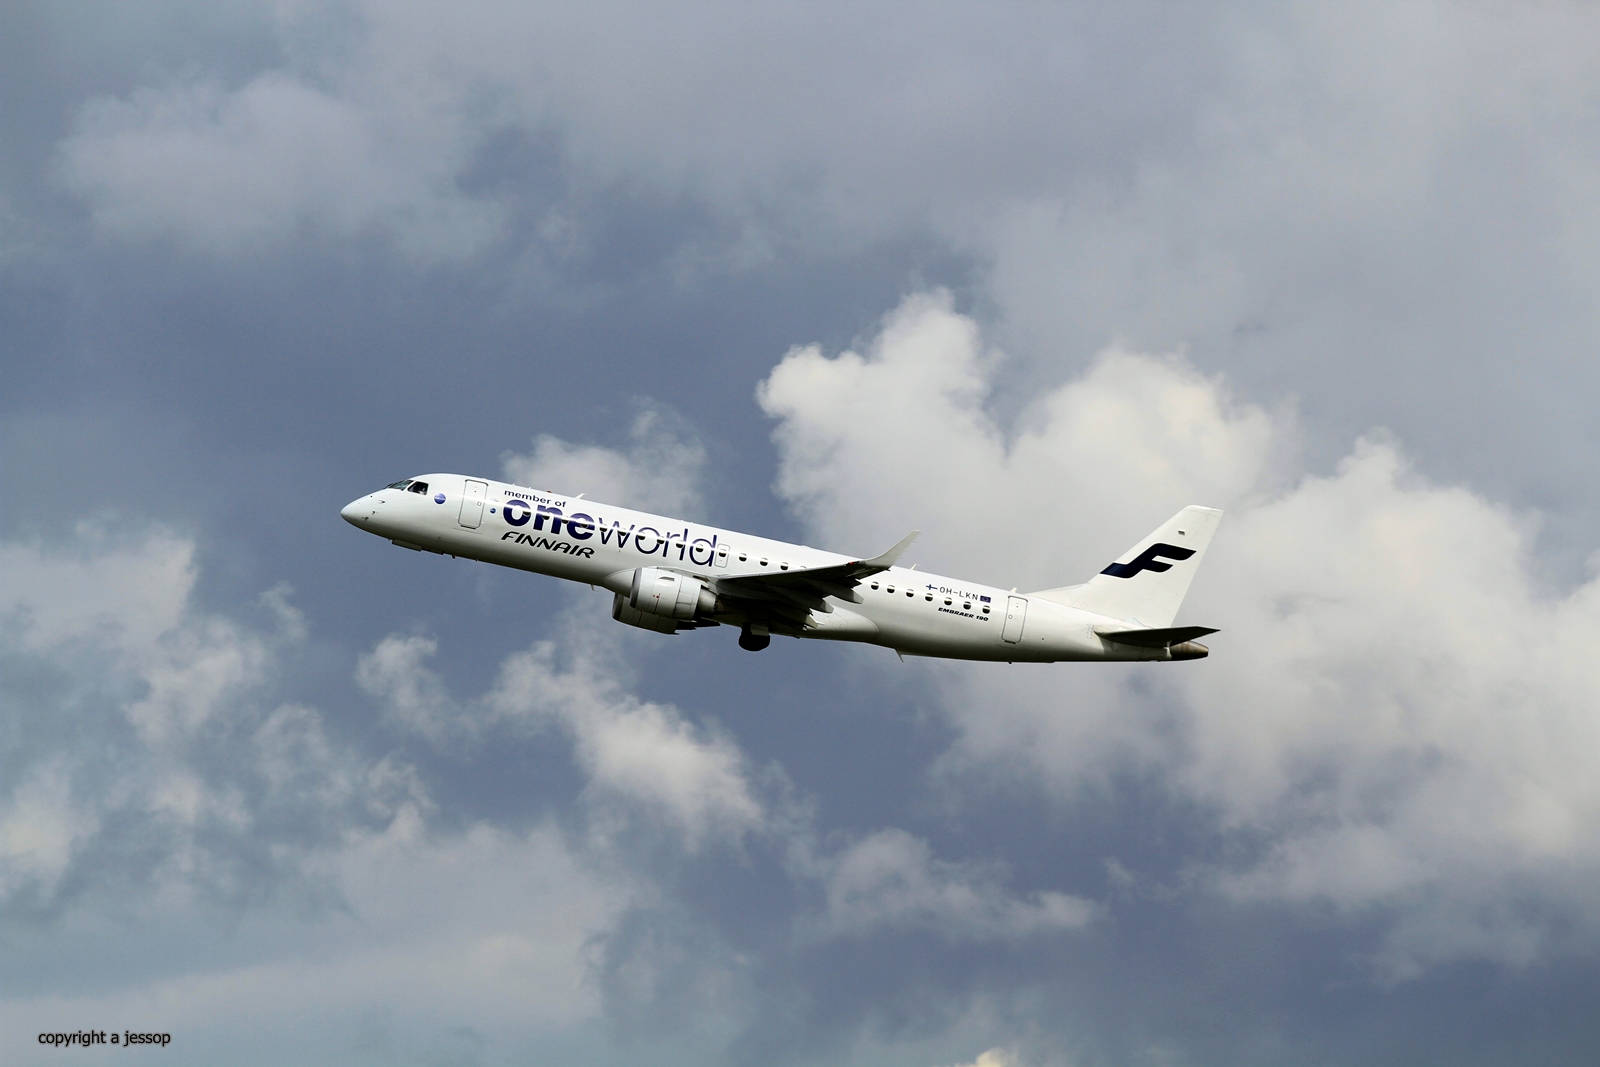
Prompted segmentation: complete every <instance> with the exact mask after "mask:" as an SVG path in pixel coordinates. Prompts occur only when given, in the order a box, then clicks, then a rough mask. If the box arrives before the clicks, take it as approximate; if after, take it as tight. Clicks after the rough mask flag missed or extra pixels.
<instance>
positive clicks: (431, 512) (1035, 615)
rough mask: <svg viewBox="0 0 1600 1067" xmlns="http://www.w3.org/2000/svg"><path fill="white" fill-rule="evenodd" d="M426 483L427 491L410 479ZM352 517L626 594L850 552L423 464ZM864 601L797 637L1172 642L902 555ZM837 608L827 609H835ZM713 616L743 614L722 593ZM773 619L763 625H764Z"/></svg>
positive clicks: (1142, 654)
mask: <svg viewBox="0 0 1600 1067" xmlns="http://www.w3.org/2000/svg"><path fill="white" fill-rule="evenodd" d="M417 484H422V485H425V487H426V491H425V492H417V491H414V489H415V486H416V485H417ZM341 514H342V515H343V517H344V518H345V519H346V520H347V521H349V522H350V523H351V524H352V525H355V526H357V527H359V528H361V529H363V530H366V531H367V532H369V533H373V534H376V535H378V536H380V537H385V538H389V539H390V540H392V541H394V542H395V543H396V544H399V545H400V546H401V547H405V548H414V549H420V550H424V551H428V552H438V553H443V554H445V555H450V556H461V557H465V558H467V559H475V560H481V561H483V562H485V563H495V564H499V565H500V566H504V567H515V568H517V569H518V570H524V571H532V572H535V573H537V574H548V575H551V576H553V577H557V578H566V579H568V580H571V581H576V582H584V583H586V584H589V585H593V586H603V587H605V588H606V589H609V590H611V591H612V592H613V593H617V594H621V595H624V596H625V595H627V594H628V592H629V589H630V586H631V585H632V583H633V578H634V574H635V572H636V571H638V570H639V569H640V568H645V567H655V568H663V569H667V570H670V571H674V572H678V573H680V574H685V575H689V576H692V577H695V578H698V579H700V580H701V581H703V582H706V583H708V584H709V585H712V586H714V585H715V583H716V582H717V581H718V580H720V579H730V578H736V577H746V576H756V575H768V574H773V575H777V574H782V573H784V572H786V571H789V570H791V569H794V570H802V569H808V568H817V567H828V566H833V565H837V564H845V563H848V562H850V561H851V560H852V559H853V558H854V557H850V556H844V555H841V554H839V553H836V552H824V551H822V550H820V549H815V548H810V547H807V546H805V545H796V544H789V543H787V542H784V541H774V540H769V539H767V538H763V537H755V536H752V535H750V534H744V533H738V532H736V531H733V530H722V529H718V528H716V527H713V526H705V525H702V524H699V523H693V522H686V521H684V520H682V519H673V518H667V517H665V516H661V515H652V514H649V513H646V512H641V511H632V510H630V509H628V508H623V507H617V506H615V505H612V504H605V503H601V502H600V501H595V500H586V499H583V498H581V497H568V496H563V495H561V494H557V493H548V492H543V491H540V490H537V489H530V488H528V487H526V486H516V485H509V484H506V483H504V482H496V481H492V480H490V479H486V478H468V477H463V476H461V475H456V474H430V475H422V476H419V477H418V478H417V479H414V480H412V489H411V490H406V489H398V488H393V487H391V488H387V489H380V490H378V491H377V492H375V493H369V494H368V495H366V496H364V497H361V498H360V499H358V500H354V501H352V502H351V503H350V504H348V505H346V506H345V508H344V509H343V511H342V512H341ZM854 592H855V594H856V595H857V596H858V597H859V600H860V602H859V603H852V602H850V601H848V600H845V599H842V598H838V597H829V598H827V599H826V601H825V604H824V610H821V611H816V610H813V611H810V612H809V613H808V614H806V616H805V621H804V623H803V624H801V625H777V624H774V625H770V632H771V633H774V634H786V635H788V636H793V637H810V638H827V639H831V640H842V641H862V642H867V643H871V644H876V645H883V646H886V647H888V648H892V649H894V650H896V651H898V652H902V653H905V654H908V655H918V656H939V657H947V658H954V659H973V660H1000V661H1013V662H1016V661H1032V662H1049V661H1056V660H1165V659H1168V658H1169V653H1168V651H1167V649H1165V648H1139V647H1133V646H1129V645H1124V644H1121V643H1119V642H1113V641H1107V640H1106V639H1104V638H1102V637H1101V636H1099V635H1098V634H1096V632H1095V630H1096V628H1097V627H1103V626H1105V625H1107V624H1112V625H1115V624H1116V623H1117V620H1114V619H1108V618H1107V617H1105V616H1102V615H1096V614H1093V613H1091V612H1087V611H1082V610H1078V609H1074V608H1071V607H1067V606H1065V605H1062V604H1058V603H1052V602H1051V601H1049V600H1044V599H1040V598H1038V597H1029V596H1021V595H1018V594H1016V593H1015V592H1014V591H1011V590H1006V589H1001V588H997V587H995V586H990V585H982V584H979V583H976V582H970V581H966V580H964V579H959V578H948V577H945V576H943V575H938V574H930V573H926V572H923V571H920V570H915V569H910V568H906V567H898V566H893V567H889V568H888V569H887V570H883V571H881V572H879V573H876V574H873V575H871V576H870V577H868V578H864V579H862V580H861V581H860V582H859V584H858V585H857V586H856V587H855V590H854ZM828 609H831V610H828ZM706 621H707V622H710V621H715V622H720V623H726V624H730V625H741V624H743V623H744V622H745V620H744V619H742V618H740V617H739V613H738V612H737V611H736V610H735V611H729V610H727V609H725V608H724V606H723V605H722V604H721V603H720V602H719V604H718V606H717V609H716V610H714V611H713V612H712V613H710V614H709V615H708V616H707V618H706ZM768 629H769V627H767V626H763V627H762V630H763V632H767V631H768Z"/></svg>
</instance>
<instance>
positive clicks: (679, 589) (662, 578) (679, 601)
mask: <svg viewBox="0 0 1600 1067" xmlns="http://www.w3.org/2000/svg"><path fill="white" fill-rule="evenodd" d="M716 606H717V598H716V595H715V594H713V593H712V592H711V590H709V589H707V588H706V583H704V582H702V581H701V580H700V579H698V578H691V577H689V576H688V575H687V574H678V573H676V572H674V571H669V570H666V569H665V568H662V567H640V568H639V569H638V570H636V571H634V572H633V585H632V586H631V587H629V589H628V607H630V608H633V609H634V610H635V611H640V612H644V613H645V614H648V615H654V616H656V617H658V618H662V619H682V620H684V621H688V620H690V619H693V618H694V617H695V616H696V615H707V614H710V613H711V612H712V611H713V610H715V608H716ZM612 614H613V615H615V614H616V612H615V611H613V612H612ZM619 621H621V620H620V618H619ZM635 625H637V624H635Z"/></svg>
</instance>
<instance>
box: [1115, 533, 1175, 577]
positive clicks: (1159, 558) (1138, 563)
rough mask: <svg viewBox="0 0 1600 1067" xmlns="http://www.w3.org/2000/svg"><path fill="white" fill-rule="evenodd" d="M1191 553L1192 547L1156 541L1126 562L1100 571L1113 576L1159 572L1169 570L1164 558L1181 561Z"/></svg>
mask: <svg viewBox="0 0 1600 1067" xmlns="http://www.w3.org/2000/svg"><path fill="white" fill-rule="evenodd" d="M1192 555H1194V549H1192V548H1182V547H1180V546H1178V545H1168V544H1163V543H1162V542H1160V541H1157V542H1156V543H1155V544H1153V545H1151V546H1150V547H1149V548H1147V549H1145V550H1144V551H1143V552H1141V553H1139V554H1138V555H1137V556H1135V557H1134V558H1133V559H1131V560H1129V561H1128V562H1127V563H1113V564H1111V566H1109V567H1107V568H1106V569H1105V570H1103V571H1101V572H1100V573H1101V574H1109V575H1111V577H1113V578H1132V577H1133V576H1134V575H1135V574H1138V573H1139V572H1140V571H1154V572H1156V573H1157V574H1160V573H1161V572H1162V571H1170V570H1171V569H1172V564H1171V563H1167V562H1166V560H1168V559H1170V560H1172V561H1173V562H1176V563H1181V562H1183V561H1184V560H1186V559H1188V558H1189V557H1190V556H1192ZM1163 557H1165V559H1163Z"/></svg>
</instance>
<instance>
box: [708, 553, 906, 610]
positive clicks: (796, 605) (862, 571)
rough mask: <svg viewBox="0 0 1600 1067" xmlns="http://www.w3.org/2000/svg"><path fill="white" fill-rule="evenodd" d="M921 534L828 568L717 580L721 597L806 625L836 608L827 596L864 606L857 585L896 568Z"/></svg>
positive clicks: (794, 569)
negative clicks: (809, 616) (816, 614)
mask: <svg viewBox="0 0 1600 1067" xmlns="http://www.w3.org/2000/svg"><path fill="white" fill-rule="evenodd" d="M919 532H920V531H917V530H912V531H911V532H910V533H909V534H907V535H906V536H905V537H903V538H901V539H900V543H899V544H897V545H895V546H894V547H893V548H891V549H889V551H887V552H885V553H883V554H882V555H881V556H873V557H872V558H871V559H857V560H851V561H850V562H848V563H834V564H830V565H828V566H826V567H805V568H791V569H790V570H786V571H775V572H773V573H770V574H745V575H740V576H737V577H733V578H718V579H716V587H717V595H718V596H720V597H725V598H727V599H730V600H741V601H754V602H757V603H758V604H760V605H761V606H762V607H764V609H765V611H763V610H761V608H757V609H756V611H755V613H757V614H762V613H767V612H770V613H772V614H774V615H777V616H779V617H780V618H783V619H790V618H793V619H794V620H795V621H797V622H801V623H803V622H804V621H805V617H806V615H807V613H809V612H812V611H823V612H828V611H832V610H833V606H832V605H831V604H829V603H827V601H826V599H825V598H827V597H830V596H832V597H838V598H839V599H840V600H847V601H849V602H850V603H852V604H859V603H861V594H859V593H857V592H856V591H855V586H856V583H857V582H859V581H861V579H863V578H868V577H871V576H872V575H874V574H877V573H879V572H880V571H886V570H888V569H889V568H890V567H892V566H894V563H895V560H897V559H899V558H900V554H901V553H903V552H904V551H905V550H906V548H907V546H909V545H910V544H911V542H912V541H914V540H915V539H916V536H917V534H918V533H919Z"/></svg>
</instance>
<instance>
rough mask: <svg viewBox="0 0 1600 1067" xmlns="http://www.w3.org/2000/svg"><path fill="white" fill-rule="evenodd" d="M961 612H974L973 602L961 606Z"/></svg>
mask: <svg viewBox="0 0 1600 1067" xmlns="http://www.w3.org/2000/svg"><path fill="white" fill-rule="evenodd" d="M961 610H962V611H971V610H972V604H971V602H970V601H969V602H968V603H966V604H963V605H961Z"/></svg>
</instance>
